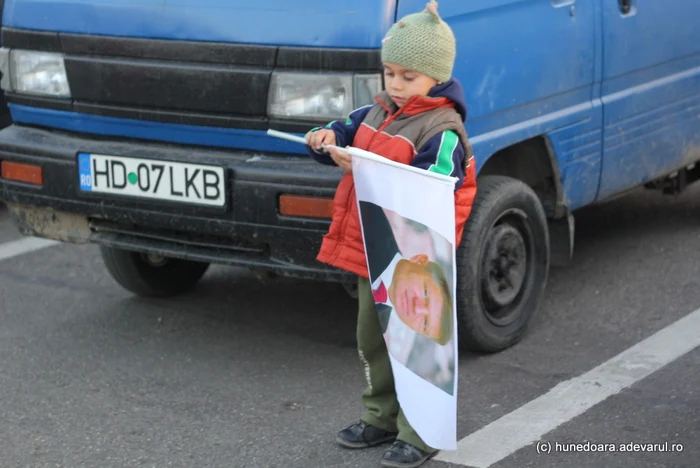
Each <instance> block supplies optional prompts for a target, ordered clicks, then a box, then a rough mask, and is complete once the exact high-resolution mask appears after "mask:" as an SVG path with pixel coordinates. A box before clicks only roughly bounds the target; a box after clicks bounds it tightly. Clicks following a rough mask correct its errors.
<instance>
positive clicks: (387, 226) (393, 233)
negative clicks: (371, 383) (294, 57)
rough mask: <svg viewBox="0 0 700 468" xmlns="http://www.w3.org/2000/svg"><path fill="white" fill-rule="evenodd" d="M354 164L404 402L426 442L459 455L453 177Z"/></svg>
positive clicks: (371, 266)
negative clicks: (457, 451)
mask: <svg viewBox="0 0 700 468" xmlns="http://www.w3.org/2000/svg"><path fill="white" fill-rule="evenodd" d="M352 165H353V180H354V182H355V190H356V195H357V209H358V211H359V218H360V223H361V228H362V240H363V243H364V247H365V254H366V255H365V257H366V260H367V268H368V270H369V281H370V287H371V294H372V296H373V298H374V303H375V310H376V313H377V318H378V321H379V326H380V327H379V332H381V333H382V336H383V338H384V342H385V343H386V349H387V351H388V354H389V361H390V362H391V371H392V374H393V377H394V385H395V389H396V395H397V398H398V400H399V404H400V406H401V409H402V411H403V413H404V415H405V416H406V419H407V420H408V422H409V423H410V424H411V427H413V428H414V429H415V430H416V432H417V433H418V435H419V436H420V437H421V439H423V441H424V442H425V443H426V444H427V445H429V446H430V447H434V448H438V449H441V450H455V449H456V446H457V381H458V379H457V377H458V372H459V368H458V366H457V357H458V356H457V354H458V349H457V314H456V306H455V304H456V298H455V282H456V260H455V237H456V236H455V234H456V230H455V203H454V188H455V187H454V180H453V179H449V178H446V177H445V176H441V175H438V174H433V173H430V172H428V171H424V170H422V169H416V168H414V167H410V166H407V165H405V164H399V163H396V162H392V161H389V160H387V159H386V158H382V157H381V156H378V155H376V154H371V153H367V152H366V151H365V152H362V151H360V150H358V151H356V152H355V153H354V154H353V157H352ZM363 294H366V292H364V293H363Z"/></svg>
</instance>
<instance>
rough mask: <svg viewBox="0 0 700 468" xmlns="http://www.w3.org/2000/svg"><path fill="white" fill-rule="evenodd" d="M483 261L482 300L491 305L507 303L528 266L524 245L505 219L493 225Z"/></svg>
mask: <svg viewBox="0 0 700 468" xmlns="http://www.w3.org/2000/svg"><path fill="white" fill-rule="evenodd" d="M482 262H483V263H482V267H483V270H482V271H483V272H484V275H483V276H482V291H483V295H484V299H485V301H486V302H487V304H488V305H489V306H491V307H505V306H507V305H509V304H510V303H511V302H513V300H514V299H515V298H516V297H517V296H518V293H519V292H520V290H521V289H522V286H523V283H524V282H525V275H526V270H527V248H526V245H525V239H523V236H522V234H521V233H520V231H519V230H518V229H517V228H515V227H514V226H512V225H511V224H508V223H504V224H499V225H497V226H495V227H494V228H493V229H492V230H491V233H490V237H489V239H488V242H487V244H486V248H485V251H484V257H483V260H482Z"/></svg>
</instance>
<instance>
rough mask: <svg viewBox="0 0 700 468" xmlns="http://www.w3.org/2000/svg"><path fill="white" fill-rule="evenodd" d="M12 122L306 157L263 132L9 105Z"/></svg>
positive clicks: (292, 144) (81, 131) (297, 149)
mask: <svg viewBox="0 0 700 468" xmlns="http://www.w3.org/2000/svg"><path fill="white" fill-rule="evenodd" d="M9 107H10V112H12V119H13V120H14V121H15V122H17V123H21V124H28V125H40V126H42V127H52V128H59V129H61V130H67V131H70V132H79V133H90V134H95V135H105V136H116V137H123V136H128V137H129V138H136V139H142V140H158V141H165V142H168V143H181V144H184V145H197V146H214V147H219V148H237V149H243V150H245V151H250V152H251V153H254V152H271V153H289V154H306V152H305V151H304V152H303V153H302V152H301V151H300V148H301V149H302V150H303V149H304V148H303V146H302V145H299V144H297V143H292V142H289V141H286V140H280V139H278V138H270V137H268V136H267V135H266V133H265V132H262V131H258V130H243V129H235V128H220V127H202V126H196V125H180V124H170V123H160V122H150V121H146V120H135V119H123V118H117V117H105V116H100V115H90V114H81V113H78V112H68V111H59V110H52V109H39V108H37V107H29V106H22V105H18V104H10V105H9Z"/></svg>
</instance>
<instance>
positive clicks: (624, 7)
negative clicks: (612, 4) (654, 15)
mask: <svg viewBox="0 0 700 468" xmlns="http://www.w3.org/2000/svg"><path fill="white" fill-rule="evenodd" d="M618 1H619V3H620V11H621V12H622V14H623V15H627V14H629V12H630V11H632V0H618Z"/></svg>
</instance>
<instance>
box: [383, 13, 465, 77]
mask: <svg viewBox="0 0 700 468" xmlns="http://www.w3.org/2000/svg"><path fill="white" fill-rule="evenodd" d="M437 8H438V4H437V2H436V1H435V0H432V1H431V2H430V3H428V4H427V5H426V7H425V10H423V11H421V12H420V13H413V14H410V15H406V16H404V17H403V18H401V19H400V20H399V21H398V22H396V23H395V24H394V25H393V26H392V27H391V29H390V30H389V32H388V33H386V36H384V39H383V40H382V62H384V63H395V64H396V65H399V66H401V67H404V68H406V69H409V70H414V71H417V72H418V73H422V74H424V75H426V76H429V77H431V78H434V79H435V80H437V81H439V82H441V83H444V82H446V81H448V80H449V79H450V78H451V77H452V69H453V67H454V62H455V56H456V55H457V45H456V40H455V35H454V33H453V32H452V29H451V28H450V26H449V25H448V24H447V23H445V22H444V21H443V20H442V18H440V15H439V14H438V11H437Z"/></svg>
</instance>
